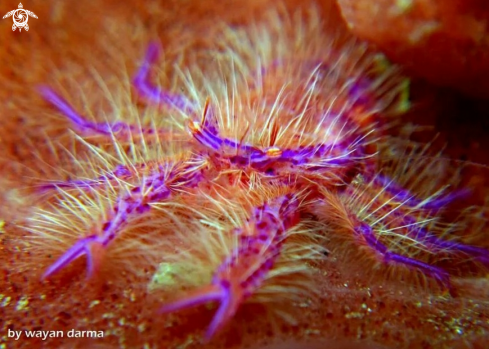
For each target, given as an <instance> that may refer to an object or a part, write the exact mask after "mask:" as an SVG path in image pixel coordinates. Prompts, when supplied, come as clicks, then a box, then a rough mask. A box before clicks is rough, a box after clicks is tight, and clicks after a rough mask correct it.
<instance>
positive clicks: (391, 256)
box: [355, 223, 450, 288]
mask: <svg viewBox="0 0 489 349" xmlns="http://www.w3.org/2000/svg"><path fill="white" fill-rule="evenodd" d="M355 232H356V233H357V234H358V235H359V236H361V237H363V239H364V240H365V242H366V243H367V245H368V246H370V247H371V248H372V249H374V250H375V251H377V252H378V253H379V254H381V255H382V256H383V258H384V262H386V263H389V262H391V261H392V262H394V263H400V264H404V265H405V266H407V267H409V268H414V269H418V270H421V271H422V272H423V273H425V274H427V275H429V276H431V277H433V278H435V279H436V280H437V281H438V282H439V283H440V284H442V285H443V286H445V287H447V288H450V277H449V274H448V273H447V272H446V271H445V270H443V269H441V268H438V267H435V266H432V265H429V264H427V263H424V262H421V261H418V260H416V259H413V258H410V257H406V256H402V255H400V254H397V253H394V252H391V251H389V249H388V248H387V246H386V245H384V244H383V243H382V242H380V241H379V240H378V239H377V237H376V236H375V234H374V232H373V231H372V228H371V227H370V226H369V225H368V224H365V223H362V224H361V225H360V226H359V227H357V228H355Z"/></svg>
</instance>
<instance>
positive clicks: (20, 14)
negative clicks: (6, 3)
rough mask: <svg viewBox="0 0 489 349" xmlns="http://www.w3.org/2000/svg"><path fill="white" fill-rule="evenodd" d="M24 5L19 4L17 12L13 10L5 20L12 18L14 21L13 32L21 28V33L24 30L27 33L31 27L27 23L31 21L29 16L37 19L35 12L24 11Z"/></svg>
mask: <svg viewBox="0 0 489 349" xmlns="http://www.w3.org/2000/svg"><path fill="white" fill-rule="evenodd" d="M23 7H24V6H22V4H21V3H20V4H19V8H18V9H17V10H12V11H10V12H8V13H7V14H6V15H5V16H3V18H7V17H10V16H12V19H13V20H14V25H13V26H12V30H13V31H15V29H17V28H19V32H21V31H22V28H24V29H25V30H26V31H28V30H29V26H28V25H27V21H28V20H29V16H31V17H34V18H37V16H36V15H35V14H34V12H31V11H27V10H24V8H23Z"/></svg>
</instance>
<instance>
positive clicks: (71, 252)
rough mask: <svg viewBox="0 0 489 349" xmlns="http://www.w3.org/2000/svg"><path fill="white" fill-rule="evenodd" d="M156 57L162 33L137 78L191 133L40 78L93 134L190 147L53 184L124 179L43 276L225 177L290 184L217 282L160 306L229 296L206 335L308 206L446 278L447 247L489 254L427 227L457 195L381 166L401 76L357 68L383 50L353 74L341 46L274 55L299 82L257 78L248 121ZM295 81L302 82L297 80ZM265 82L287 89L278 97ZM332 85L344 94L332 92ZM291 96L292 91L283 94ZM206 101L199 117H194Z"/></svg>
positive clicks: (251, 183)
mask: <svg viewBox="0 0 489 349" xmlns="http://www.w3.org/2000/svg"><path fill="white" fill-rule="evenodd" d="M157 57H158V46H157V45H155V44H152V45H150V47H149V49H148V52H147V55H146V58H145V60H144V62H143V64H142V67H141V68H140V70H139V72H138V73H137V75H136V78H135V79H134V85H135V88H136V90H137V91H138V92H139V94H140V95H142V96H143V97H145V98H146V99H147V100H149V101H151V102H154V103H157V104H159V105H162V106H163V107H165V108H167V109H168V110H175V111H177V112H179V113H181V114H184V115H185V116H186V119H185V127H186V129H187V131H188V132H187V134H177V135H176V136H173V134H174V132H173V131H172V130H166V129H159V128H154V127H142V126H140V125H132V124H129V123H125V122H120V121H119V122H115V123H111V122H106V123H103V122H90V121H88V120H87V119H85V118H84V117H82V116H80V115H78V113H77V112H76V111H75V110H74V109H72V108H71V107H70V106H69V104H68V103H67V102H65V101H64V100H63V99H62V98H61V97H59V96H58V95H57V94H55V93H54V92H53V91H51V90H50V89H48V88H43V89H42V94H43V96H44V97H45V99H46V100H48V101H49V102H50V103H51V104H53V105H54V106H55V107H57V108H58V109H59V110H60V111H61V112H63V113H64V114H65V115H66V116H67V118H68V119H69V120H70V122H71V124H72V127H73V128H74V129H75V130H76V131H77V132H78V133H80V134H81V135H83V136H87V137H91V138H92V139H97V140H100V139H102V140H105V141H107V140H108V141H109V143H110V142H114V143H117V142H120V143H125V142H131V141H134V139H144V140H148V141H149V140H156V141H157V142H158V141H162V140H164V141H168V140H178V141H179V142H184V143H185V146H186V147H187V148H188V149H190V150H188V151H186V152H183V156H182V159H180V160H175V159H174V158H172V156H167V157H160V158H157V159H154V160H152V161H148V162H143V163H137V164H131V165H130V166H129V165H119V166H117V167H116V168H114V169H112V170H111V171H107V172H106V173H104V174H103V175H101V176H99V177H97V178H94V179H83V180H80V179H73V180H69V181H58V182H52V183H49V184H44V185H43V186H42V189H44V190H46V189H58V190H63V191H69V190H75V191H77V190H78V191H88V192H90V191H96V190H97V188H99V187H110V188H116V189H117V190H118V192H117V198H116V199H115V200H113V202H111V205H110V206H109V207H108V208H107V210H106V212H105V215H104V220H103V221H102V222H100V224H98V225H97V226H95V227H94V228H93V229H91V230H90V231H91V233H90V234H88V236H85V237H83V238H82V239H79V241H77V242H75V244H74V245H73V247H71V248H70V249H68V251H66V252H65V253H64V254H63V255H62V256H61V257H59V259H58V260H57V261H56V262H55V263H53V264H52V265H51V266H50V267H49V268H48V269H47V271H46V272H45V274H44V277H50V276H51V275H53V274H54V273H56V272H57V271H59V270H60V269H62V268H64V267H66V266H67V265H68V264H69V263H70V262H71V261H73V260H74V259H77V258H79V257H81V256H83V255H86V256H87V261H88V262H87V269H88V275H93V274H94V271H95V269H96V266H97V265H98V264H100V263H101V257H100V255H101V252H102V251H103V250H105V249H107V248H108V247H109V245H111V244H112V243H113V242H114V241H115V240H116V239H117V238H119V237H120V235H121V232H122V231H123V229H124V228H125V227H127V226H128V225H129V224H130V221H131V219H132V218H134V217H138V216H141V215H145V214H148V213H151V211H152V207H153V205H156V204H159V203H161V202H170V201H171V200H174V199H175V198H177V197H185V196H187V195H195V196H197V195H200V194H202V192H201V191H203V190H204V189H209V188H211V187H213V186H219V185H222V186H225V187H226V189H228V191H231V190H233V186H235V187H236V188H239V190H242V191H245V190H248V191H250V192H252V191H253V190H255V189H256V187H265V188H281V192H280V191H278V192H280V193H279V194H274V195H272V196H271V197H266V196H265V195H263V199H262V201H261V202H259V203H258V204H257V205H254V207H252V208H251V209H249V207H248V209H249V212H248V219H247V221H245V222H244V223H243V224H242V225H238V226H235V227H234V229H231V230H230V231H229V232H228V233H230V234H232V235H233V236H235V237H236V244H235V246H233V247H232V248H231V249H230V250H229V251H227V252H228V254H227V255H226V256H225V257H224V258H222V260H221V261H220V263H219V265H217V267H216V269H215V270H214V273H213V276H212V279H211V281H210V283H209V285H206V286H202V287H197V288H195V290H193V291H190V292H189V293H187V294H184V295H183V296H181V297H176V298H177V300H175V301H173V302H170V303H168V304H167V305H165V306H163V308H162V309H161V311H162V312H173V311H176V310H180V309H182V308H186V307H190V306H194V305H198V304H202V303H206V302H209V301H219V302H220V306H219V308H218V310H217V313H216V314H215V316H214V319H213V321H212V323H211V325H210V326H209V328H208V331H207V338H210V337H211V336H212V335H213V334H214V333H215V332H216V331H217V330H219V329H220V328H221V327H222V326H223V325H224V324H225V323H226V322H227V321H228V320H229V319H230V318H231V317H233V315H234V314H235V312H236V311H237V309H238V307H239V306H240V304H242V303H243V302H244V301H245V300H246V299H248V298H250V297H252V296H253V295H254V293H255V292H256V291H257V290H258V289H259V288H260V287H261V286H262V284H263V283H264V280H265V278H266V275H267V273H269V272H270V271H271V270H273V268H274V264H275V262H276V261H277V260H278V259H279V258H280V256H281V253H282V249H283V246H284V244H286V242H287V237H288V235H287V234H288V232H289V231H291V230H293V229H294V228H295V227H296V225H297V223H298V222H299V221H300V220H301V219H302V218H303V216H304V214H303V213H307V214H312V215H314V216H315V217H317V219H318V220H320V221H321V222H323V223H324V224H325V225H327V226H328V229H327V230H326V231H325V232H324V235H326V234H330V235H334V234H339V235H341V234H344V235H345V236H346V237H347V238H348V239H350V241H352V249H355V248H359V249H361V250H362V251H366V252H365V253H364V254H365V255H366V256H367V257H366V258H370V259H372V260H375V261H377V262H378V264H380V265H388V266H396V267H404V268H405V269H408V270H416V271H417V272H419V273H421V274H423V275H426V276H428V277H429V278H433V279H435V280H436V281H437V282H438V283H439V284H441V285H442V287H444V288H449V287H450V278H449V274H448V273H447V272H446V271H445V270H443V269H442V268H441V267H439V266H437V265H435V264H432V263H430V258H429V257H430V256H432V255H436V253H438V252H440V253H441V252H443V253H447V252H448V253H453V254H454V255H462V256H465V257H467V258H472V259H475V260H478V261H480V262H481V263H482V264H489V262H488V261H489V254H488V252H487V251H486V250H484V249H482V248H478V247H474V246H469V245H465V244H463V243H462V242H453V241H446V240H444V239H442V238H441V237H440V236H441V235H442V234H435V233H429V232H428V228H430V226H429V225H428V223H429V221H430V219H431V217H432V216H433V217H434V216H436V214H437V212H438V211H440V210H442V208H443V206H444V205H445V204H446V203H447V202H449V201H451V200H452V199H453V197H451V196H447V195H445V194H444V193H442V194H440V193H438V192H437V193H436V195H434V196H430V195H432V194H433V193H428V195H424V196H425V197H422V198H421V199H420V198H418V197H417V195H416V194H413V193H411V192H410V191H409V190H408V188H406V189H404V188H401V189H400V188H399V187H400V186H399V185H398V183H396V182H397V180H398V178H397V177H400V176H399V174H398V173H397V174H396V173H394V174H391V173H390V174H388V175H385V174H383V173H381V170H382V169H379V168H376V166H378V162H379V156H378V152H377V150H378V149H377V144H376V143H377V142H378V141H379V139H381V137H382V131H381V130H379V129H380V128H381V126H383V125H382V122H383V121H385V120H382V119H381V116H380V115H379V113H380V112H381V111H382V110H383V109H387V107H388V106H389V104H391V103H394V102H395V99H396V98H397V95H398V94H399V87H398V86H397V85H396V84H395V83H394V82H392V81H394V80H395V79H392V80H390V77H389V73H388V72H387V73H385V74H384V76H381V77H377V80H375V81H370V80H369V79H368V78H366V77H364V76H361V75H359V74H360V73H362V74H365V75H368V74H367V73H371V72H370V71H371V70H375V68H376V65H375V64H374V63H375V62H372V61H369V62H368V63H365V65H364V66H363V67H362V69H360V73H357V74H356V75H355V74H353V77H351V76H348V74H347V73H345V75H346V77H344V76H342V74H341V73H336V70H335V69H338V70H339V71H340V72H343V71H346V72H348V71H349V69H350V68H351V67H350V64H349V63H348V62H346V63H345V62H344V61H343V62H342V61H341V57H337V59H338V60H339V61H340V62H342V66H341V67H339V68H338V67H333V68H332V67H327V66H326V65H325V64H324V63H323V62H319V63H318V62H315V61H307V62H305V63H304V64H302V65H301V69H300V71H298V72H289V71H287V70H286V68H284V67H286V66H287V61H286V60H280V59H279V60H278V61H274V62H273V64H272V63H270V65H269V66H267V67H266V68H267V69H268V71H265V72H261V71H258V72H256V73H257V74H264V75H266V74H270V75H272V77H273V76H276V77H281V78H283V76H284V75H285V76H287V74H290V75H292V77H293V78H291V81H292V82H290V81H285V82H283V86H275V85H274V79H273V78H270V79H269V80H270V81H268V80H267V83H263V84H262V86H258V87H256V91H255V92H256V94H257V95H259V94H260V93H262V94H263V95H264V97H263V98H261V99H260V98H256V100H255V99H254V98H255V97H254V95H253V93H250V94H249V95H247V98H248V99H249V100H250V102H249V104H250V105H252V106H253V107H255V106H256V105H258V106H257V107H256V108H255V109H253V110H252V112H250V111H248V114H252V115H251V116H249V115H248V117H247V118H246V117H245V116H246V115H245V116H243V119H245V121H246V122H244V121H241V124H239V125H238V126H233V127H231V126H229V125H230V124H232V123H233V122H234V121H235V120H234V119H238V118H236V117H235V115H234V113H235V112H236V110H235V109H237V110H239V108H238V107H236V108H233V107H231V106H229V105H227V106H226V108H227V109H226V108H224V107H221V108H222V109H226V110H225V111H224V112H223V110H221V109H219V107H220V105H219V98H218V97H216V96H211V97H212V100H213V103H211V102H210V101H209V100H206V101H205V103H201V104H199V103H198V101H195V102H193V101H190V100H189V99H187V98H186V97H185V96H183V95H176V94H170V93H167V92H165V91H164V90H161V89H158V88H155V87H153V86H151V84H149V82H148V75H149V71H150V66H151V64H152V63H154V61H155V60H156V59H157ZM350 73H351V72H350ZM273 74H275V75H273ZM335 74H337V75H338V76H336V75H335ZM372 74H373V73H372ZM373 75H375V74H373ZM261 78H262V79H263V78H264V76H261ZM258 80H259V79H258ZM296 81H299V82H300V84H299V83H298V84H297V85H293V83H295V82H296ZM386 81H387V83H386ZM389 81H391V83H389ZM267 84H268V85H267ZM269 85H270V86H269ZM291 85H293V86H291ZM392 85H394V87H393V86H392ZM247 87H248V86H247ZM267 89H269V90H272V93H271V95H275V96H277V95H278V96H279V97H276V100H273V101H272V102H270V101H269V98H268V97H267V96H266V90H267ZM330 89H332V90H333V91H334V96H329V95H328V93H329V91H330ZM396 89H397V90H396ZM391 90H393V92H390V91H391ZM264 91H265V92H264ZM379 91H380V92H379ZM386 91H387V92H386ZM282 96H287V98H286V97H283V99H281V98H282ZM227 103H228V104H230V103H229V102H227ZM260 103H261V104H260ZM222 104H226V103H222ZM213 107H215V108H213ZM200 109H202V110H203V111H202V113H201V114H200V120H195V117H196V116H197V115H199V112H198V111H199V110H200ZM257 110H258V112H256V111H257ZM278 110H279V112H278ZM224 114H225V115H226V116H223V115H224ZM237 122H238V121H236V123H237ZM179 126H181V125H179ZM189 136H190V137H189ZM248 139H251V141H248ZM389 146H390V145H389V144H388V145H387V147H389ZM379 148H381V147H379ZM379 151H380V150H379ZM396 161H400V159H396ZM420 171H421V169H420ZM394 172H395V171H394ZM389 175H392V177H389ZM206 195H209V196H210V194H206ZM230 201H231V200H230ZM419 217H421V218H419ZM234 223H236V222H234ZM435 228H437V227H436V226H435ZM394 232H395V233H394ZM437 233H439V230H438V231H437ZM413 251H414V253H412V252H413ZM423 254H426V255H427V256H424V255H423ZM420 255H421V257H419V256H420Z"/></svg>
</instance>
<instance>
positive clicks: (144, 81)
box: [133, 42, 196, 113]
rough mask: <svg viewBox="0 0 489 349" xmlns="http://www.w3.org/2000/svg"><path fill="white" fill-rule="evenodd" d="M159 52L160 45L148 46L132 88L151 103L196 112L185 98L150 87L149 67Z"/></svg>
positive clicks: (194, 107) (193, 106)
mask: <svg viewBox="0 0 489 349" xmlns="http://www.w3.org/2000/svg"><path fill="white" fill-rule="evenodd" d="M160 50H161V48H160V45H159V44H157V43H155V42H153V43H151V44H150V45H149V46H148V49H147V51H146V56H145V57H144V61H143V64H142V65H141V68H139V71H138V73H137V74H136V76H135V77H134V79H133V83H134V87H135V88H136V90H137V91H138V93H139V94H140V95H141V96H143V97H145V98H147V99H148V100H150V101H152V102H155V103H157V104H162V105H165V106H167V107H170V108H175V109H178V110H180V111H182V112H184V113H189V112H194V111H195V110H196V106H195V105H194V104H193V103H191V102H190V101H189V100H188V99H187V98H186V97H185V96H183V95H176V94H170V93H168V92H164V91H163V90H162V89H160V88H157V87H155V86H151V85H150V83H149V82H148V75H149V71H150V68H151V65H152V64H153V63H154V62H155V61H156V60H157V59H158V57H159V55H160Z"/></svg>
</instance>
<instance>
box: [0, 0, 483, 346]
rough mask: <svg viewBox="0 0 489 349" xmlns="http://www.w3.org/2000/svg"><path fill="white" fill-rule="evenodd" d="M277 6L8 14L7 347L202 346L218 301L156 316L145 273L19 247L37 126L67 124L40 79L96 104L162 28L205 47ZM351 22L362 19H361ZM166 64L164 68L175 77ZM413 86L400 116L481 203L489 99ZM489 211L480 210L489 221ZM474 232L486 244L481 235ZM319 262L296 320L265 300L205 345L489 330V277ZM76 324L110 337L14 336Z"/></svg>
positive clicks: (0, 270) (2, 163)
mask: <svg viewBox="0 0 489 349" xmlns="http://www.w3.org/2000/svg"><path fill="white" fill-rule="evenodd" d="M275 3H276V1H273V0H249V1H245V0H234V1H231V0H228V1H215V2H206V1H188V0H180V1H146V2H144V3H141V2H138V1H126V2H120V1H111V0H104V1H84V2H72V3H71V2H70V3H68V2H63V1H56V0H50V1H34V0H33V1H30V2H29V3H24V8H26V9H29V10H31V11H33V12H34V13H36V15H37V16H38V17H39V19H33V18H31V19H30V20H29V24H30V29H29V31H28V32H25V31H22V32H19V31H15V32H12V31H11V29H10V27H11V21H10V20H3V21H2V22H0V42H1V43H2V46H1V49H0V81H1V88H0V117H1V123H0V224H1V225H0V348H36V347H46V348H85V347H90V348H117V347H127V348H199V347H202V345H203V344H202V342H201V339H200V336H201V332H202V330H203V329H204V328H205V327H206V326H207V324H208V322H209V320H210V319H211V317H212V312H211V311H207V309H206V311H199V310H198V309H196V310H191V311H188V312H184V313H182V314H181V315H179V316H172V317H169V316H157V315H155V313H154V309H157V308H158V307H159V306H160V305H161V303H160V300H159V299H158V298H157V297H156V296H154V295H148V294H147V293H146V292H145V288H144V287H143V285H140V284H138V282H139V280H138V279H131V277H130V276H127V277H126V275H115V274H111V272H110V271H109V272H108V273H107V274H106V275H105V277H104V278H98V279H95V280H91V281H89V282H87V280H86V279H85V275H84V262H83V261H82V260H80V261H77V262H76V263H74V264H73V268H71V269H70V270H71V271H70V272H66V273H63V274H62V276H61V277H57V278H53V279H52V280H48V281H44V282H41V281H40V276H41V274H42V272H43V270H44V268H45V267H46V266H47V264H46V263H47V261H46V260H39V261H35V260H34V261H33V259H32V256H31V255H30V254H29V253H28V252H26V251H27V250H26V249H25V248H24V246H25V245H24V240H25V237H26V234H27V232H26V231H25V229H23V228H22V225H23V224H24V223H23V219H24V218H25V217H26V216H28V215H29V214H30V210H31V207H32V204H33V201H32V196H30V195H29V193H30V190H31V188H29V186H28V183H29V180H27V179H26V178H30V177H31V176H33V174H36V175H37V176H40V173H42V171H41V170H39V168H38V167H39V158H38V155H39V154H43V152H50V149H49V147H48V145H47V143H46V135H45V134H43V133H42V132H40V131H39V130H40V129H43V128H42V127H41V126H42V125H45V124H46V123H48V124H49V125H50V128H49V135H50V137H60V139H62V137H63V134H65V132H66V127H65V126H64V125H58V124H57V122H56V119H54V118H52V117H50V110H51V107H50V106H48V105H47V104H46V103H45V102H44V101H43V100H42V98H41V97H40V96H39V94H38V92H37V90H36V87H37V86H38V85H39V84H50V85H52V86H53V87H55V88H56V87H57V86H70V87H67V89H71V90H68V92H69V93H71V94H73V95H76V94H77V93H79V90H77V88H76V87H78V88H80V89H81V90H83V91H84V92H85V93H86V95H87V96H88V97H87V99H90V100H89V103H90V105H92V106H101V107H102V106H103V105H104V103H107V101H106V100H104V98H103V95H101V94H100V92H99V91H98V92H97V91H96V89H95V90H94V91H93V93H92V92H91V88H93V77H94V73H93V72H94V71H96V72H97V74H99V75H100V76H99V77H100V79H102V80H104V81H108V84H111V83H114V81H118V79H120V78H121V76H123V74H122V73H121V71H119V70H118V69H119V67H121V65H124V66H125V67H126V69H127V71H128V72H134V71H136V69H137V64H138V62H139V61H140V59H141V53H142V52H144V50H145V48H146V46H147V44H148V42H149V41H151V40H154V39H158V40H160V41H161V42H162V44H163V47H164V50H165V57H168V58H172V57H176V55H178V52H179V51H181V50H183V49H184V50H197V49H205V48H207V47H211V46H212V45H214V44H215V42H214V38H215V37H216V35H217V33H218V32H219V30H220V27H219V26H218V25H216V23H219V22H220V21H224V22H226V23H229V24H231V25H233V26H239V25H247V24H250V23H252V22H253V21H260V18H261V17H262V16H263V13H264V12H265V10H266V9H267V8H269V7H270V6H271V5H272V4H275ZM343 3H345V2H343ZM308 5H309V1H295V0H286V1H284V2H283V6H284V7H285V9H286V11H289V12H291V13H293V12H295V11H297V10H299V9H301V8H303V9H304V8H306V7H307V6H308ZM16 7H17V4H16V3H14V2H2V3H1V4H0V10H1V11H0V12H2V11H3V13H7V12H8V11H10V10H11V9H13V8H16ZM319 7H320V8H321V11H322V13H323V17H324V18H325V19H326V21H327V25H325V27H324V30H325V31H335V32H336V35H337V37H338V40H342V38H346V37H349V35H350V34H349V32H348V29H347V27H346V25H345V24H344V23H343V19H342V17H341V16H340V14H339V11H338V9H337V7H336V4H334V3H332V2H331V1H322V2H321V3H320V6H319ZM346 16H348V15H346ZM356 31H357V33H359V31H362V29H358V27H357V29H356ZM362 36H363V37H370V35H368V34H365V35H362ZM379 46H380V47H382V45H379ZM424 49H425V48H420V50H421V51H420V52H425V51H423V50H424ZM440 50H441V49H440ZM107 52H111V55H110V56H108V57H106V56H104V55H106V53H107ZM421 57H422V56H421ZM420 59H421V58H420ZM114 61H116V62H117V63H116V64H115V63H114ZM399 61H401V62H402V60H399ZM186 63H187V62H185V61H183V62H182V65H183V66H185V64H186ZM486 64H487V62H486ZM481 65H482V63H481ZM486 68H487V67H484V68H481V70H483V69H486ZM440 69H441V68H440ZM474 69H475V70H477V69H476V68H474ZM486 70H487V69H486ZM171 74H172V71H171V69H170V68H168V71H167V75H168V76H169V78H170V79H171V76H172V75H171ZM433 74H436V73H435V72H433ZM476 75H477V73H474V76H476ZM460 79H461V78H460ZM460 79H459V75H457V73H454V75H453V79H452V80H451V81H448V80H450V79H449V78H447V81H448V82H447V84H448V85H453V84H457V83H458V82H459V81H461V80H460ZM443 82H444V81H443ZM467 84H469V85H470V83H467ZM411 86H412V89H413V90H412V100H413V107H412V110H411V112H409V113H408V114H407V115H405V116H402V124H403V125H408V124H409V123H414V124H423V125H426V126H427V128H426V131H425V132H422V133H420V134H416V135H415V136H413V137H414V139H415V140H419V141H430V140H432V139H433V138H434V137H435V135H437V134H438V137H437V138H436V139H435V141H434V142H433V147H434V148H435V149H441V148H442V147H444V153H445V154H446V156H447V157H450V158H452V159H453V162H452V163H453V166H454V167H457V166H459V165H460V166H461V164H464V172H463V177H464V179H463V182H462V184H466V185H470V186H471V187H476V188H478V190H477V191H475V192H474V193H473V194H472V195H471V197H470V198H468V199H466V200H465V201H464V202H463V203H461V205H462V204H469V203H475V204H478V205H486V206H487V201H486V200H487V197H488V194H489V192H488V188H489V181H488V178H489V176H488V175H489V170H488V168H487V163H489V161H488V160H489V158H488V156H487V149H489V148H488V147H489V137H487V134H488V123H487V119H484V117H483V116H485V115H487V113H488V111H489V108H488V107H487V106H488V103H487V102H484V101H473V100H470V99H468V98H467V97H462V96H460V95H459V94H458V93H456V92H452V91H451V90H445V89H440V88H435V87H433V86H431V85H429V84H427V83H425V82H423V81H419V80H414V81H413V82H412V85H411ZM465 90H466V89H464V91H465ZM94 113H96V111H94ZM486 215H487V212H486ZM485 218H487V217H482V219H481V220H482V221H483V222H485V220H484V219H485ZM483 228H484V229H486V230H485V231H487V227H485V226H484V227H483ZM483 228H481V227H479V226H474V227H472V229H474V230H478V231H476V232H468V233H467V234H471V233H473V234H474V235H477V234H479V230H480V231H484V230H483ZM479 240H480V241H483V242H484V244H485V245H484V246H485V247H486V248H487V247H488V246H489V243H488V242H487V240H488V238H487V237H485V238H480V239H479ZM321 268H322V269H321V270H322V271H323V277H322V278H321V280H317V282H318V284H319V285H320V290H321V297H320V298H321V299H320V304H319V305H318V306H315V307H311V306H310V305H309V304H307V303H305V304H301V305H300V306H301V307H303V309H301V311H300V315H299V316H298V324H297V325H294V326H291V325H281V324H279V328H278V329H277V328H273V326H272V325H271V324H270V323H269V321H268V320H267V318H266V317H265V316H263V314H261V313H260V310H259V309H256V308H254V307H253V306H245V307H243V309H241V310H240V311H239V312H238V314H237V315H236V317H235V318H234V319H233V321H232V323H231V324H230V325H229V326H228V328H226V330H224V331H223V332H222V333H220V334H219V335H218V336H217V337H216V338H214V339H213V341H212V342H211V343H208V344H205V347H208V348H240V347H243V348H244V347H246V348H269V349H275V348H277V349H278V348H311V349H312V348H318V349H319V348H326V347H336V348H357V347H358V348H360V347H361V348H384V347H385V348H408V347H409V348H483V347H484V346H485V344H486V343H487V342H488V341H489V293H488V289H489V280H488V279H487V277H483V276H480V275H479V276H477V277H473V278H461V279H460V280H457V281H456V282H455V288H456V292H454V293H453V294H447V293H443V292H438V291H436V290H435V291H433V290H432V289H431V288H429V287H412V285H410V284H406V283H401V282H396V281H395V280H389V281H387V280H383V279H382V278H372V277H371V276H370V275H368V273H364V272H362V271H361V270H358V268H351V267H350V261H349V260H348V258H347V257H342V256H338V257H335V258H330V259H327V260H326V261H325V262H324V263H323V264H322V265H321ZM73 328H75V329H79V330H101V331H104V332H105V336H104V339H103V340H100V339H98V340H96V339H86V338H85V339H73V338H64V339H51V340H48V341H45V342H43V341H41V340H39V339H37V340H36V339H30V340H27V339H24V340H19V341H17V342H15V341H14V340H13V339H12V338H8V337H7V332H8V330H9V329H10V330H24V329H42V330H65V331H67V330H69V329H73Z"/></svg>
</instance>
